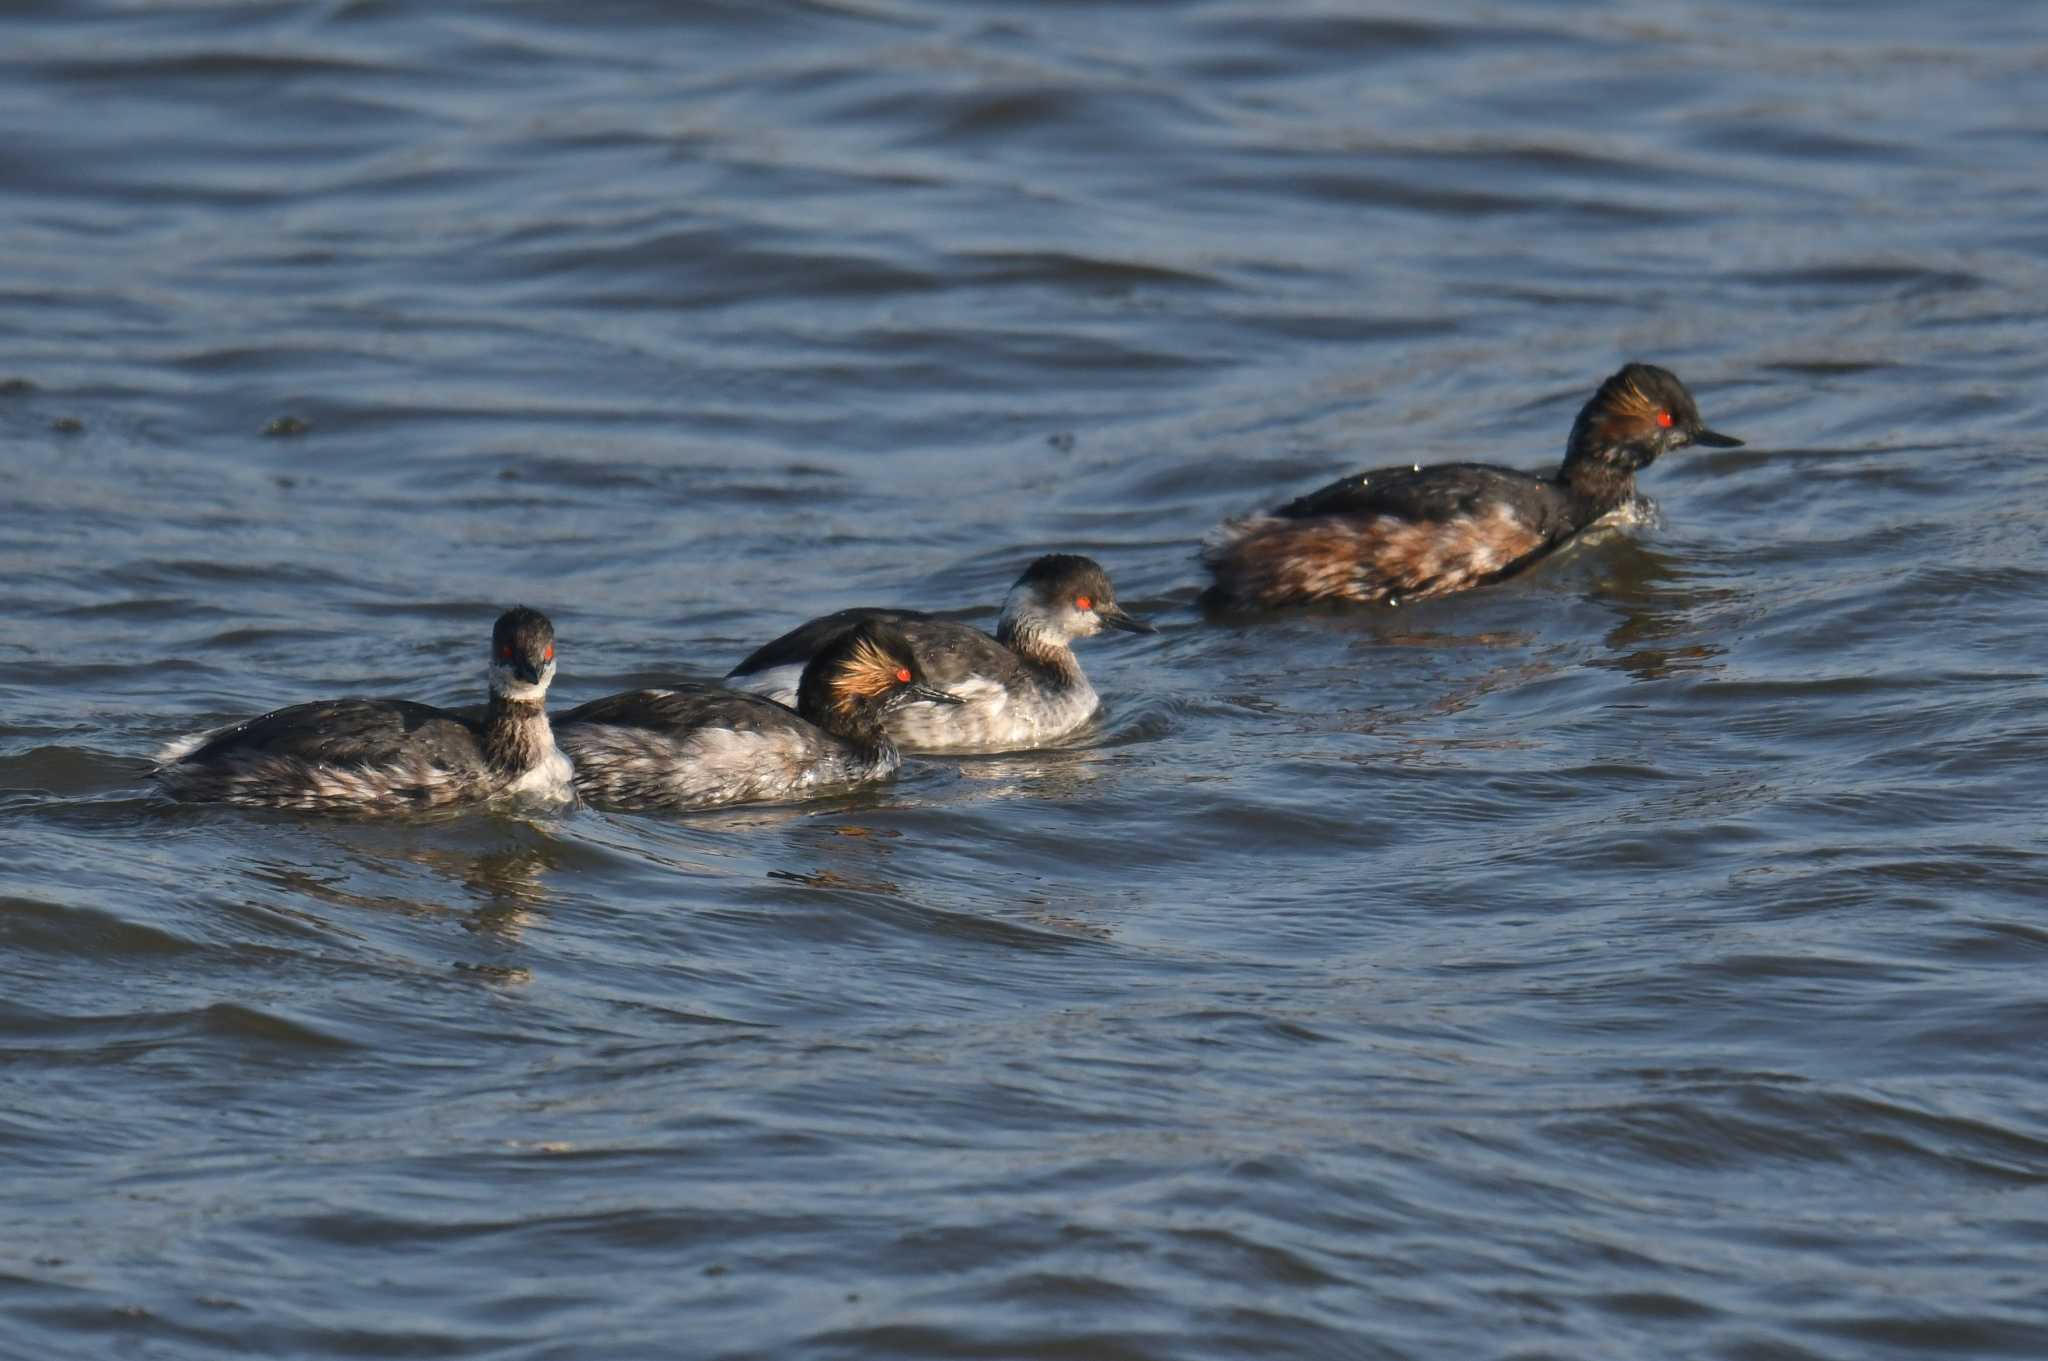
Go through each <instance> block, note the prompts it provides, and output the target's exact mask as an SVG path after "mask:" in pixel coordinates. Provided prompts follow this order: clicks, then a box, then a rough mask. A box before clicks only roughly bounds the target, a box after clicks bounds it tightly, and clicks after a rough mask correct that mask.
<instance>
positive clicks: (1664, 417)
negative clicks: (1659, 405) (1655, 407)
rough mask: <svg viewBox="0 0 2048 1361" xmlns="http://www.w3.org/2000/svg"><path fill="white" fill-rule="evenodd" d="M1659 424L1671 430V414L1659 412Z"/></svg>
mask: <svg viewBox="0 0 2048 1361" xmlns="http://www.w3.org/2000/svg"><path fill="white" fill-rule="evenodd" d="M1657 424H1659V425H1661V426H1663V427H1664V428H1665V429H1667V430H1668V429H1670V428H1671V413H1670V412H1669V411H1659V412H1658V413H1657Z"/></svg>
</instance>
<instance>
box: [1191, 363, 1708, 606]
mask: <svg viewBox="0 0 2048 1361" xmlns="http://www.w3.org/2000/svg"><path fill="white" fill-rule="evenodd" d="M1741 443H1742V441H1741V440H1739V439H1734V438H1732V437H1730V436H1728V435H1722V434H1717V433H1716V432H1714V431H1712V430H1709V429H1707V427H1706V426H1705V425H1704V424H1703V423H1702V422H1701V420H1700V413H1699V407H1698V406H1696V405H1695V404H1694V402H1693V399H1692V394H1691V393H1689V392H1687V391H1686V390H1685V385H1684V384H1683V383H1681V382H1679V381H1678V379H1677V378H1676V377H1675V376H1674V375H1673V374H1671V373H1670V372H1669V371H1668V370H1665V369H1660V368H1658V367H1656V366H1655V365H1654V364H1641V363H1632V364H1628V365H1626V366H1624V367H1623V368H1622V369H1621V370H1619V371H1618V372H1616V373H1615V374H1613V375H1612V376H1611V377H1609V378H1608V379H1607V381H1606V382H1604V383H1602V384H1601V385H1600V390H1599V391H1598V392H1596V393H1594V394H1593V396H1592V398H1591V399H1590V400H1588V401H1587V402H1586V404H1585V406H1584V407H1583V408H1581V409H1580V411H1579V416H1578V419H1577V420H1576V421H1575V422H1573V424H1572V433H1571V438H1570V440H1569V441H1568V442H1567V443H1566V445H1565V455H1564V464H1563V466H1562V467H1560V468H1559V469H1558V470H1557V473H1556V475H1555V476H1553V477H1548V478H1544V477H1536V476H1534V475H1532V474H1529V473H1524V472H1517V471H1515V470H1514V469H1512V468H1496V467H1493V466H1491V465H1490V464H1484V463H1439V464H1433V465H1430V466H1426V467H1425V466H1421V465H1415V464H1408V465H1403V466H1399V467H1392V468H1379V469H1375V470H1373V471H1371V472H1364V473H1357V474H1354V475H1353V476H1350V477H1346V478H1343V479H1341V480H1339V481H1336V482H1333V483H1331V484H1330V485H1329V486H1327V487H1324V488H1323V489H1322V490H1321V491H1316V492H1311V493H1310V494H1308V495H1307V496H1303V497H1300V498H1298V499H1297V500H1294V501H1290V502H1288V503H1287V504H1286V505H1284V506H1281V507H1279V508H1278V509H1277V510H1272V511H1267V512H1264V513H1262V514H1256V515H1249V516H1246V517H1244V518H1242V519H1238V520H1233V521H1230V522H1228V523H1226V524H1225V525H1223V526H1222V527H1221V528H1220V529H1219V530H1217V532H1216V533H1215V534H1213V535H1212V536H1211V537H1210V539H1209V541H1208V543H1207V544H1205V545H1204V547H1203V550H1202V561H1203V563H1204V564H1206V565H1207V567H1208V568H1209V571H1210V573H1211V574H1212V575H1213V576H1214V577H1215V579H1216V584H1215V585H1214V586H1213V587H1211V588H1210V590H1209V591H1208V592H1207V593H1206V594H1205V595H1204V597H1203V603H1204V604H1205V605H1207V606H1209V607H1211V608H1264V607H1272V606H1280V605H1296V604H1305V603H1308V602H1312V601H1324V600H1342V601H1357V602H1362V603H1368V604H1377V603H1387V604H1398V603H1400V602H1401V601H1403V600H1421V599H1425V598H1427V597H1429V596H1436V595H1447V594H1449V593H1451V592H1453V591H1462V590H1465V589H1467V588H1469V587H1473V586H1480V585H1484V584H1485V583H1487V582H1491V581H1498V580H1500V579H1501V578H1503V577H1507V576H1512V575H1513V574H1514V573H1516V572H1519V571H1521V570H1522V569H1523V568H1525V567H1527V566H1529V565H1530V564H1531V563H1533V562H1535V561H1536V560H1537V559H1539V558H1541V557H1543V556H1545V555H1546V554H1548V553H1550V552H1552V551H1554V550H1555V549H1557V548H1559V547H1561V546H1562V545H1563V544H1565V543H1566V542H1568V541H1569V540H1570V539H1571V538H1572V536H1573V535H1575V534H1577V533H1578V532H1580V531H1581V530H1583V529H1587V528H1589V527H1591V526H1592V525H1594V524H1597V523H1599V522H1600V521H1601V520H1602V519H1603V518H1605V517H1608V516H1611V515H1614V514H1615V513H1616V512H1619V511H1623V510H1625V509H1627V508H1630V507H1632V506H1634V505H1636V504H1637V497H1636V484H1635V475H1636V473H1637V472H1638V471H1640V470H1642V469H1644V468H1647V467H1649V466H1650V465H1651V464H1652V463H1654V462H1656V460H1657V458H1658V456H1659V455H1660V454H1665V453H1669V452H1670V451H1671V450H1673V449H1681V448H1684V447H1685V446H1686V445H1688V444H1707V445H1713V446H1715V447H1716V448H1733V447H1735V446H1737V445H1740V444H1741Z"/></svg>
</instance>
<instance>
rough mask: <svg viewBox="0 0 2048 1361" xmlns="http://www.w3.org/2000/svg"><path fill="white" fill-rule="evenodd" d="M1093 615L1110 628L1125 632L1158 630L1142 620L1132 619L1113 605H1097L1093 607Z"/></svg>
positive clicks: (1152, 631)
mask: <svg viewBox="0 0 2048 1361" xmlns="http://www.w3.org/2000/svg"><path fill="white" fill-rule="evenodd" d="M1095 617H1096V618H1097V619H1100V620H1101V621H1102V622H1103V623H1105V624H1107V625H1109V626H1110V627H1111V628H1113V629H1122V630H1123V631H1124V632H1125V633H1157V632H1159V630H1158V629H1156V628H1153V627H1152V626H1151V625H1150V624H1148V623H1146V622H1145V621H1144V620H1142V619H1134V618H1132V617H1131V616H1130V615H1128V614H1125V613H1124V612H1123V611H1122V610H1121V609H1119V608H1118V607H1117V606H1115V605H1097V606H1096V607H1095Z"/></svg>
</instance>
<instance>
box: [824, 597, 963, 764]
mask: <svg viewBox="0 0 2048 1361" xmlns="http://www.w3.org/2000/svg"><path fill="white" fill-rule="evenodd" d="M921 699H922V700H930V701H932V702H933V703H935V704H959V703H960V702H961V700H960V698H959V696H957V695H953V694H949V693H947V692H946V691H944V690H941V689H940V688H939V687H938V686H936V685H933V684H932V683H931V681H930V680H929V679H928V678H927V677H926V676H925V672H924V666H923V665H922V664H921V663H920V662H919V661H918V659H917V651H916V649H914V648H913V647H911V645H910V639H909V638H907V637H905V636H904V633H903V630H902V629H900V628H898V627H897V626H896V625H894V624H892V623H889V622H888V621H887V620H882V619H871V620H869V621H867V622H866V623H864V624H861V625H859V626H858V627H856V628H854V629H852V630H850V631H848V632H847V633H844V634H842V635H840V636H839V637H838V638H836V639H834V640H833V641H832V643H831V645H830V646H828V647H826V648H824V649H823V650H822V651H820V652H819V653H818V654H817V655H816V656H815V657H813V658H811V660H810V662H809V664H808V665H806V666H805V667H804V674H803V679H802V680H800V681H799V682H797V691H796V711H797V712H798V713H799V714H801V715H803V716H804V717H805V718H806V719H808V720H810V721H811V722H812V723H814V724H816V725H817V726H818V727H820V728H823V729H824V730H825V731H826V732H828V733H831V734H832V735H833V736H835V737H841V738H845V739H846V740H847V741H850V742H857V743H860V744H862V745H864V746H874V745H879V744H880V743H881V742H882V741H883V735H882V726H883V724H884V723H885V722H886V721H887V720H888V717H889V715H890V714H892V713H894V712H896V710H898V709H900V708H902V707H903V706H904V705H906V704H910V703H913V702H915V701H917V700H921Z"/></svg>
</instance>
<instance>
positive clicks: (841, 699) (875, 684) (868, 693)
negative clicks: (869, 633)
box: [832, 638, 903, 709]
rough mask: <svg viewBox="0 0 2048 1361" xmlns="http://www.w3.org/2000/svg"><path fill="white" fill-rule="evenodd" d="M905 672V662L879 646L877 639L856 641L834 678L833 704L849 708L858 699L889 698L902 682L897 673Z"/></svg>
mask: <svg viewBox="0 0 2048 1361" xmlns="http://www.w3.org/2000/svg"><path fill="white" fill-rule="evenodd" d="M902 669H903V663H902V662H899V661H897V660H896V659H895V658H894V657H891V656H890V655H889V654H888V653H886V652H884V651H882V649H881V648H879V647H877V646H876V645H875V640H874V639H872V638H860V639H857V640H855V642H854V645H853V650H852V651H851V652H849V653H847V654H846V660H845V661H843V662H841V663H840V664H839V669H838V670H837V671H835V672H834V673H833V675H832V702H833V703H834V704H835V705H837V706H838V707H839V708H841V709H850V708H852V707H853V705H854V702H855V701H856V700H862V699H876V698H878V697H880V696H882V695H886V694H888V693H889V691H890V690H892V689H894V688H895V687H896V686H897V685H898V684H899V683H900V682H898V681H897V679H896V673H897V672H898V671H900V670H902Z"/></svg>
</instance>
